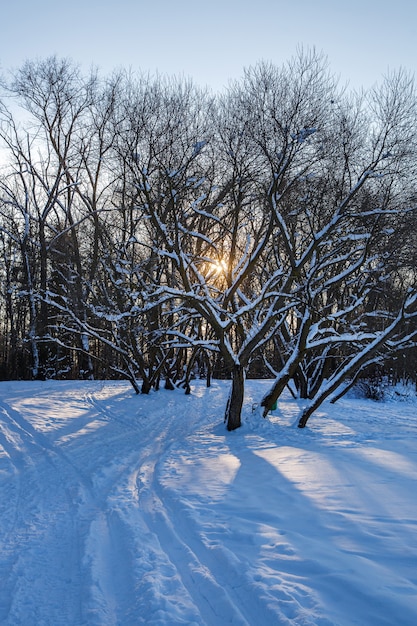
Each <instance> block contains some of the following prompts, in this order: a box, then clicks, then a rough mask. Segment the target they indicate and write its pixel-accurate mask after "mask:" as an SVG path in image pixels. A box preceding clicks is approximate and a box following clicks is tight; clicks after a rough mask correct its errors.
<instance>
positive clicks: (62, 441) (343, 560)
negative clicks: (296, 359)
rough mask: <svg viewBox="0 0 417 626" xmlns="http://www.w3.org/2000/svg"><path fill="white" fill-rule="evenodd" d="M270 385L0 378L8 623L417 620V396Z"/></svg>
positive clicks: (0, 546)
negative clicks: (231, 404) (238, 403)
mask: <svg viewBox="0 0 417 626" xmlns="http://www.w3.org/2000/svg"><path fill="white" fill-rule="evenodd" d="M270 385H271V382H270V381H269V382H268V381H247V393H246V400H245V405H244V419H243V426H242V428H240V429H238V430H237V431H234V432H232V433H228V432H227V431H226V430H225V428H224V425H223V423H222V415H223V412H224V408H225V403H226V400H227V395H228V390H229V382H227V381H223V382H215V383H214V384H213V385H212V387H210V388H209V389H207V388H205V386H204V383H203V381H195V382H194V384H193V386H192V395H190V396H186V395H184V394H183V392H182V391H174V392H171V391H165V390H161V391H159V392H157V393H152V394H150V395H149V396H135V395H134V393H133V391H132V390H131V388H130V386H129V385H128V384H127V383H124V382H104V383H103V382H97V381H83V382H79V381H76V382H74V381H71V382H67V381H61V382H56V381H55V382H54V381H48V382H43V383H40V382H36V383H33V382H31V383H28V382H2V383H0V580H1V585H0V623H1V624H4V625H6V626H19V625H22V626H23V625H24V626H28V625H29V624H36V625H37V626H40V625H42V626H49V625H50V626H60V625H62V626H64V625H65V626H69V625H71V626H78V625H79V626H84V625H87V624H88V625H89V626H90V625H91V626H95V625H97V626H98V625H100V626H110V625H123V626H133V625H138V624H146V625H165V624H166V625H169V626H172V625H174V624H187V625H190V624H208V625H213V626H214V625H216V626H219V625H222V624H242V625H243V624H250V625H256V626H258V625H260V624H261V625H263V626H265V625H269V624H271V625H277V624H280V625H281V624H283V625H289V624H291V625H304V626H307V625H308V626H330V625H335V626H336V625H337V626H351V625H354V624H357V625H360V626H367V625H372V626H374V625H376V624H378V626H383V625H390V626H392V625H393V624H401V626H407V625H410V626H411V625H413V626H414V624H416V623H417V498H416V482H417V401H416V399H415V398H414V397H413V396H412V397H404V398H402V399H403V401H402V402H400V401H399V400H397V401H392V400H386V401H384V402H380V403H374V402H372V401H370V400H361V399H355V398H346V397H345V398H343V399H342V400H340V401H339V402H338V403H337V404H336V405H330V404H327V403H326V404H324V405H323V406H322V407H321V410H320V411H319V412H317V414H315V415H313V417H312V418H311V420H310V422H309V424H308V427H307V428H306V429H303V430H300V429H297V428H296V427H295V426H294V424H296V423H297V422H298V417H299V416H300V414H301V412H302V408H303V402H302V401H296V400H293V399H292V398H290V396H289V395H288V396H287V397H285V398H284V399H282V400H280V401H279V402H278V409H277V410H276V411H274V412H272V413H271V414H270V415H269V416H268V417H267V419H265V420H264V419H262V417H261V416H260V407H259V406H257V403H258V402H259V401H260V399H261V398H262V397H263V396H264V395H265V393H266V392H267V390H268V388H269V387H270ZM398 397H399V398H400V396H398Z"/></svg>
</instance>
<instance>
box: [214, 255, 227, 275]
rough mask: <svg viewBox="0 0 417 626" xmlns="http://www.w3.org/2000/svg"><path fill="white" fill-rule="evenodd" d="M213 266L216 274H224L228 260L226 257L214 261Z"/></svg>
mask: <svg viewBox="0 0 417 626" xmlns="http://www.w3.org/2000/svg"><path fill="white" fill-rule="evenodd" d="M213 267H214V271H215V272H216V274H224V273H225V272H226V271H227V261H225V259H218V260H217V261H213Z"/></svg>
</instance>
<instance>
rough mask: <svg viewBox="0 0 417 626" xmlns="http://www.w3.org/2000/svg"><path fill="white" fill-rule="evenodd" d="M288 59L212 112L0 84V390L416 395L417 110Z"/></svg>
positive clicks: (31, 64)
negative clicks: (25, 385) (376, 390)
mask: <svg viewBox="0 0 417 626" xmlns="http://www.w3.org/2000/svg"><path fill="white" fill-rule="evenodd" d="M416 102H417V100H416V92H415V84H414V81H413V79H412V77H411V76H410V75H408V74H407V73H406V72H405V71H403V70H398V71H395V72H392V73H390V74H389V75H387V76H385V77H382V78H381V81H380V82H379V83H378V84H376V85H375V87H374V88H373V89H372V90H370V91H367V92H356V91H351V90H349V89H348V87H346V86H340V84H339V81H338V80H337V79H336V77H334V76H333V75H332V73H331V71H330V70H329V66H328V62H327V60H326V59H325V58H324V57H323V56H322V55H320V54H317V53H316V52H314V51H312V52H303V51H301V52H300V53H299V54H297V55H296V56H295V57H294V58H292V59H290V60H289V61H288V62H286V63H283V64H282V65H280V66H276V65H274V64H272V63H267V62H259V63H257V64H256V65H254V66H253V67H249V68H247V69H246V70H245V72H244V74H243V77H242V79H241V80H240V81H236V82H233V83H231V84H230V86H229V87H228V89H227V90H225V91H224V92H223V93H221V94H213V93H211V92H210V91H209V90H207V89H202V88H200V87H199V86H197V85H195V84H194V83H193V82H191V81H189V80H187V79H179V78H171V77H161V76H156V77H155V76H149V75H144V74H143V75H142V74H133V73H132V72H127V71H122V70H121V71H118V72H115V73H113V74H111V75H110V76H104V77H103V76H101V75H100V73H99V72H98V71H96V70H94V69H92V70H91V71H90V72H89V73H83V72H82V71H81V69H80V67H79V66H77V65H76V64H75V63H74V62H73V61H71V60H68V59H60V58H57V57H50V58H47V59H45V60H36V61H27V62H26V63H25V64H24V65H23V66H22V67H21V68H19V69H18V70H16V71H14V72H11V73H10V74H9V75H7V76H6V77H3V78H2V81H1V95H0V254H1V258H2V262H1V263H0V379H3V380H18V379H37V380H45V379H51V378H57V379H64V378H67V379H92V378H94V379H108V378H124V379H127V380H129V381H130V383H131V384H132V386H133V388H134V390H135V391H136V393H145V394H146V393H149V392H150V390H152V389H157V388H158V386H159V385H160V384H161V381H163V384H164V385H165V386H166V387H167V388H176V387H182V388H184V390H185V392H186V393H189V391H190V383H191V380H192V379H193V378H196V377H198V378H201V377H204V378H205V379H207V384H210V379H211V378H212V377H217V378H230V379H231V386H230V396H229V401H228V403H227V407H226V411H225V422H226V423H227V428H228V429H229V430H233V429H235V428H238V427H239V426H240V424H241V409H242V403H243V398H244V388H245V379H246V378H247V377H253V378H268V379H272V382H271V386H270V389H269V391H268V392H267V393H266V394H265V396H264V398H262V399H261V404H262V407H263V410H264V414H266V413H267V412H268V411H269V410H270V409H271V407H272V406H273V405H274V403H275V402H276V400H277V399H278V398H279V397H280V395H281V393H282V392H283V390H284V389H290V391H291V393H292V394H293V395H294V396H297V397H301V398H305V399H306V400H308V402H307V404H306V409H305V411H304V413H303V416H302V418H301V419H300V423H299V426H300V427H303V426H305V425H306V423H307V420H308V419H309V417H310V416H311V414H312V413H313V412H314V411H315V410H316V409H317V408H318V407H319V406H320V405H321V403H322V402H323V401H324V400H325V399H327V398H329V397H331V398H332V401H335V400H337V398H338V397H340V395H341V394H343V393H345V392H346V391H347V390H348V389H349V387H351V386H352V385H353V384H355V382H357V380H358V379H359V378H361V377H366V379H367V380H373V379H377V378H378V377H382V376H384V377H387V378H388V379H389V380H391V381H393V382H395V381H396V380H398V379H406V380H407V381H411V382H413V383H415V382H416V365H417V351H416V343H415V340H416V334H417V325H416V317H417V304H416V298H417V289H416V287H417V283H416V278H417V275H416V267H417V263H416V261H417V241H416V236H415V233H416V229H417V228H416V227H417V215H416V209H417V191H416V168H417V161H416V153H417V152H416V149H417V132H416V131H417V124H416V121H417V106H416Z"/></svg>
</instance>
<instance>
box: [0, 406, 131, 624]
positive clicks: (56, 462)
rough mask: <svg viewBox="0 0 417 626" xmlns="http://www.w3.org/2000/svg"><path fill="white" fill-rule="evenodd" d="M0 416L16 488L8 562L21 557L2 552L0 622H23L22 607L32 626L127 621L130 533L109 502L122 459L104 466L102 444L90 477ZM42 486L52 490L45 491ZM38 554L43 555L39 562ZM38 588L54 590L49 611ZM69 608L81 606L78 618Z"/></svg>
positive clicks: (23, 425) (6, 412) (8, 415)
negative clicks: (41, 603) (30, 611)
mask: <svg viewBox="0 0 417 626" xmlns="http://www.w3.org/2000/svg"><path fill="white" fill-rule="evenodd" d="M2 410H3V420H2V423H3V424H5V427H4V429H3V430H5V433H6V434H5V433H4V432H3V436H2V437H1V443H2V444H3V447H4V449H5V451H6V454H7V459H8V460H9V461H10V463H11V464H12V466H13V468H14V470H13V471H14V475H15V480H16V481H17V485H18V488H17V491H18V496H16V498H15V500H16V504H15V507H14V511H15V512H14V521H13V522H12V521H11V523H10V527H9V529H8V533H7V536H6V535H4V544H5V545H6V546H8V551H9V552H10V555H11V559H13V558H14V555H16V554H19V555H20V556H19V559H18V560H17V562H15V561H11V562H9V561H8V560H7V559H6V558H5V554H6V552H5V551H2V564H1V565H2V567H1V570H0V571H1V572H2V574H3V575H2V586H1V592H0V619H2V618H4V619H9V620H10V622H8V623H10V624H13V626H17V625H18V624H20V623H22V622H21V621H20V610H19V605H22V607H23V606H27V605H28V604H30V605H32V606H33V609H34V610H33V613H34V619H35V621H36V623H43V622H42V620H43V619H44V616H46V615H48V620H50V621H47V622H45V623H50V624H52V623H53V624H54V626H57V625H59V624H61V623H62V624H65V625H67V624H69V623H73V624H78V623H79V624H81V623H88V624H89V625H90V624H95V623H97V624H100V626H102V625H103V624H118V623H128V622H127V621H125V615H126V613H128V609H129V607H128V601H127V600H126V598H128V597H129V596H132V595H134V593H133V590H134V586H135V581H134V579H133V578H132V567H131V558H130V555H131V552H130V550H129V549H127V548H126V541H127V540H126V538H125V535H126V532H128V531H129V529H126V528H124V527H123V523H122V522H121V521H120V520H119V519H118V513H117V510H113V509H108V504H107V499H108V497H109V494H110V493H111V490H112V488H113V486H114V484H115V483H116V484H117V483H118V482H119V481H120V480H121V478H122V477H123V475H124V474H125V473H126V471H130V470H126V460H124V459H122V460H120V462H119V463H115V464H114V466H111V465H110V466H109V464H108V457H109V451H108V448H109V442H105V444H104V451H103V454H101V453H100V455H99V456H100V458H99V460H98V461H97V460H94V461H93V465H92V469H93V472H92V473H91V474H90V475H88V470H87V473H86V469H85V467H84V462H83V461H84V460H85V459H84V458H83V455H81V457H80V456H77V455H75V457H74V458H70V457H69V455H68V454H67V453H66V452H64V451H63V450H62V447H61V446H60V445H58V444H55V443H51V442H50V440H49V439H48V437H47V436H46V435H44V434H42V433H41V432H39V431H37V430H36V429H35V428H34V427H33V426H32V425H31V424H30V423H29V422H28V421H27V420H26V419H25V418H24V417H23V415H22V414H20V413H19V412H18V411H16V410H14V409H13V408H12V407H11V406H9V405H7V404H6V403H3V404H2ZM67 431H68V429H67ZM130 452H132V451H131V450H130ZM100 463H102V464H103V469H102V467H101V466H100ZM127 466H129V463H127ZM87 467H88V464H87ZM100 474H101V475H100ZM43 485H48V486H49V489H48V490H47V491H46V492H44V493H42V492H41V487H42V486H43ZM3 493H4V491H3ZM12 517H13V516H12ZM0 536H1V535H0ZM18 546H19V547H18ZM40 554H42V555H44V556H42V557H41V558H39V555H40ZM22 555H24V556H22ZM121 555H123V556H121ZM120 565H122V567H120ZM63 568H65V577H64V579H63V578H62V575H63V571H60V569H63ZM98 570H99V573H98ZM68 571H69V572H70V574H69V575H68ZM103 572H108V573H106V574H105V575H103ZM105 577H107V580H104V578H105ZM101 584H103V589H101V588H100V585H101ZM40 585H43V586H44V587H48V588H50V589H51V594H50V595H51V604H50V605H49V606H46V607H39V606H38V603H37V592H36V590H37V588H38V586H40ZM97 590H99V591H100V593H97ZM103 590H104V591H103ZM106 591H108V592H109V591H112V594H113V596H112V594H110V593H109V594H106V593H105V592H106ZM104 596H105V597H106V602H104V603H103V602H102V600H103V597H104ZM39 597H42V594H40V595H39ZM72 607H78V609H77V610H76V612H75V613H74V609H73V608H72ZM23 614H24V612H23ZM52 616H53V617H52ZM45 619H46V618H45ZM6 623H7V622H6ZM131 623H132V624H133V623H134V622H133V621H132V622H131ZM25 626H26V624H25Z"/></svg>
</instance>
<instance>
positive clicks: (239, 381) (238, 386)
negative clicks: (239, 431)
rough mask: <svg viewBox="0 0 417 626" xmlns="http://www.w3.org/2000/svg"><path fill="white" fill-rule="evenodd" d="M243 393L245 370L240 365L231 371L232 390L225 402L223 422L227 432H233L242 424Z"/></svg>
mask: <svg viewBox="0 0 417 626" xmlns="http://www.w3.org/2000/svg"><path fill="white" fill-rule="evenodd" d="M244 393H245V368H244V367H243V366H242V365H234V366H233V371H232V388H231V390H230V395H229V399H228V401H227V407H226V413H225V416H224V421H225V422H226V425H227V430H235V429H236V428H239V427H240V426H241V424H242V422H241V414H242V406H243V396H244Z"/></svg>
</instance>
